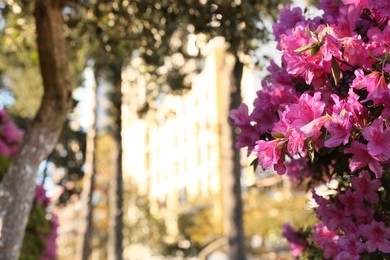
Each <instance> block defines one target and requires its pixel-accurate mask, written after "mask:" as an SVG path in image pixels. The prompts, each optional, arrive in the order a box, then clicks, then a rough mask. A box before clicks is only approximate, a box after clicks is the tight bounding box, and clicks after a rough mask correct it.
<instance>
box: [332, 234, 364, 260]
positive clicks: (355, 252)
mask: <svg viewBox="0 0 390 260" xmlns="http://www.w3.org/2000/svg"><path fill="white" fill-rule="evenodd" d="M338 245H339V247H340V253H339V254H338V255H337V256H336V257H335V258H334V259H335V260H336V259H337V260H346V259H356V260H358V259H360V253H362V252H363V251H364V250H365V246H364V244H363V243H362V242H360V240H359V238H358V237H357V236H356V235H355V234H349V235H346V236H343V237H340V239H339V241H338Z"/></svg>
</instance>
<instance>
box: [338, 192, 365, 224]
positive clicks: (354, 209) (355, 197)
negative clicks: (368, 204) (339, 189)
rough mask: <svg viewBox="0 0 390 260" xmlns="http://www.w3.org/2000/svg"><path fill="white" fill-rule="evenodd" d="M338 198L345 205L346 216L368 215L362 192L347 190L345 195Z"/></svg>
mask: <svg viewBox="0 0 390 260" xmlns="http://www.w3.org/2000/svg"><path fill="white" fill-rule="evenodd" d="M338 198H339V200H340V203H341V204H342V205H343V211H344V216H346V217H349V216H358V217H364V216H366V215H367V211H366V208H365V206H364V204H363V198H364V196H363V194H361V193H360V192H356V191H351V190H347V191H346V192H345V193H343V194H340V195H338Z"/></svg>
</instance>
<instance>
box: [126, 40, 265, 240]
mask: <svg viewBox="0 0 390 260" xmlns="http://www.w3.org/2000/svg"><path fill="white" fill-rule="evenodd" d="M225 48H226V45H225V42H224V41H223V39H216V40H214V41H213V42H212V43H211V44H210V45H209V46H208V50H207V54H206V57H207V58H206V62H205V66H204V69H203V71H202V72H201V73H200V74H198V75H196V76H195V78H194V80H193V83H192V88H191V90H190V91H189V92H188V93H185V94H183V95H171V94H169V95H166V96H165V97H164V98H163V99H162V100H161V102H160V104H158V109H156V110H152V111H150V110H149V111H148V112H146V113H143V114H140V110H142V108H143V107H144V104H145V102H146V101H147V100H146V98H147V97H146V95H145V92H146V91H145V85H146V84H145V83H144V81H142V80H140V79H139V78H138V77H137V74H136V71H135V70H134V69H133V68H131V67H129V68H128V69H127V70H124V71H123V74H122V78H123V87H122V91H123V101H124V102H123V105H122V127H123V128H122V129H123V133H122V136H123V159H124V160H123V174H124V183H125V185H126V183H133V184H135V185H136V187H137V189H138V192H139V193H140V194H141V195H142V194H144V195H147V196H148V198H149V201H150V210H151V212H152V213H153V214H156V215H159V216H160V217H162V218H164V220H165V221H166V223H167V234H166V239H167V240H168V241H171V242H175V239H176V236H177V235H178V227H177V217H178V214H179V213H180V212H182V211H185V210H187V211H188V210H191V209H190V208H188V202H190V201H194V200H204V201H206V203H207V204H209V205H211V206H212V207H213V209H215V210H214V212H215V217H216V218H217V219H220V220H221V221H222V216H221V214H222V212H223V209H222V207H223V205H222V202H221V196H222V194H221V190H222V188H223V187H222V186H221V180H222V178H223V174H224V161H223V160H224V159H223V158H222V156H221V149H225V147H226V143H229V142H230V136H229V135H225V136H223V135H221V133H222V132H224V131H222V128H227V127H229V126H228V123H227V118H228V105H229V103H228V102H229V87H228V86H229V85H228V84H229V82H228V76H229V71H230V70H231V69H232V65H233V60H232V57H230V56H229V55H228V54H227V53H226V52H225ZM259 83H260V82H259V81H256V82H255V77H254V74H253V72H252V71H251V70H250V69H245V70H244V74H243V84H242V87H243V89H242V93H243V96H244V100H246V101H249V102H248V103H249V104H251V103H252V102H251V101H250V100H253V99H254V96H255V92H256V91H255V87H256V85H257V86H259ZM157 102H158V101H157ZM225 132H226V131H225ZM248 176H249V175H248ZM252 176H253V175H252ZM244 182H246V183H247V184H250V183H253V179H252V180H248V179H246V180H244ZM127 216H128V217H129V218H132V217H134V214H133V213H132V212H131V208H130V209H129V212H128V215H127Z"/></svg>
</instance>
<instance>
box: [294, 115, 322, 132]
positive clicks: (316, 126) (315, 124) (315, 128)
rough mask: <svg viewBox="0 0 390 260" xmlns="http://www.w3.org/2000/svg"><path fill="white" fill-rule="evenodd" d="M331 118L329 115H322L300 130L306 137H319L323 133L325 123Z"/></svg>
mask: <svg viewBox="0 0 390 260" xmlns="http://www.w3.org/2000/svg"><path fill="white" fill-rule="evenodd" d="M328 120H329V116H326V115H325V116H321V117H318V118H316V119H314V120H313V121H311V122H310V123H308V124H306V125H304V126H302V127H301V128H300V130H301V131H302V133H303V134H304V135H305V137H313V136H314V137H318V136H320V135H321V134H322V132H321V129H322V127H323V126H324V125H325V123H326V122H327V121H328Z"/></svg>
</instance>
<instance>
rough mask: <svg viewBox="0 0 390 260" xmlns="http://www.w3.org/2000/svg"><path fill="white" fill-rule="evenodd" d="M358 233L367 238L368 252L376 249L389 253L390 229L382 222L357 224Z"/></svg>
mask: <svg viewBox="0 0 390 260" xmlns="http://www.w3.org/2000/svg"><path fill="white" fill-rule="evenodd" d="M359 230H360V233H361V234H362V236H363V237H364V238H366V239H367V241H366V246H367V249H368V252H375V251H376V250H377V249H378V250H379V251H381V252H383V253H390V241H389V240H388V239H389V238H390V230H389V228H387V227H385V224H384V223H383V222H377V221H375V220H374V221H372V222H371V224H368V225H361V226H359Z"/></svg>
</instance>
